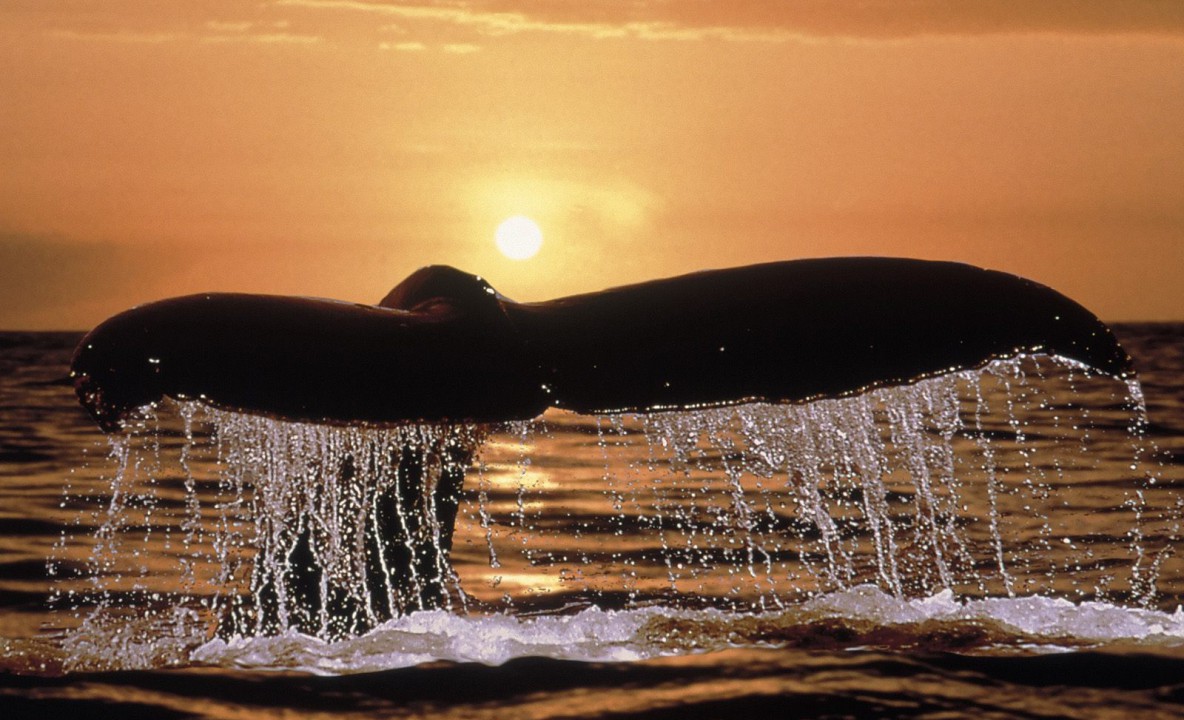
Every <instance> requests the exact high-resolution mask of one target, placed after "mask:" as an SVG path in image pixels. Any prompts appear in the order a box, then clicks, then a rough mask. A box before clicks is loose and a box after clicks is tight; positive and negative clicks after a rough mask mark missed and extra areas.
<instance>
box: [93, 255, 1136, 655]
mask: <svg viewBox="0 0 1184 720" xmlns="http://www.w3.org/2000/svg"><path fill="white" fill-rule="evenodd" d="M1039 353H1043V354H1047V355H1052V356H1057V357H1060V358H1064V359H1067V360H1070V361H1072V362H1074V363H1077V364H1079V365H1081V366H1083V367H1086V368H1089V369H1090V370H1091V371H1092V372H1096V373H1100V374H1104V375H1108V376H1111V377H1115V378H1120V379H1126V378H1130V377H1131V376H1133V374H1134V368H1133V366H1132V363H1131V358H1130V356H1129V355H1128V354H1127V353H1126V352H1125V350H1123V348H1122V346H1121V345H1120V344H1119V342H1118V340H1117V339H1116V338H1115V336H1114V334H1113V332H1111V330H1110V328H1109V327H1107V326H1106V325H1105V323H1103V322H1102V321H1100V320H1099V319H1098V318H1097V317H1096V316H1095V315H1093V314H1092V313H1091V312H1090V311H1089V310H1087V309H1086V308H1084V307H1083V306H1082V305H1080V304H1078V303H1077V302H1075V301H1073V300H1071V299H1069V298H1068V297H1066V296H1064V295H1062V294H1060V293H1059V292H1057V291H1055V290H1053V289H1051V288H1049V287H1046V286H1044V285H1041V284H1039V283H1037V282H1034V281H1032V280H1028V279H1025V278H1021V277H1018V276H1015V275H1011V274H1007V273H1003V272H998V271H993V270H984V269H981V268H977V267H973V266H970V265H965V264H960V263H952V262H935V261H924V260H912V259H902V258H827V259H811V260H794V261H786V262H777V263H768V264H761V265H751V266H747V267H740V268H731V269H724V270H708V271H703V272H698V273H693V274H689V275H682V276H678V277H673V278H667V279H661V280H653V281H648V282H642V283H638V284H634V285H625V286H621V287H616V288H610V289H607V290H602V291H599V292H593V293H586V294H580V295H572V296H568V297H561V298H557V299H554V300H548V301H545V302H527V303H519V302H514V301H513V300H510V299H509V298H507V297H505V296H503V295H502V294H500V293H499V292H497V291H496V290H495V289H494V288H493V287H492V286H491V285H490V284H489V283H488V282H486V281H485V280H484V279H483V278H481V277H479V276H477V275H473V274H469V273H466V272H462V271H460V270H457V269H455V268H452V267H448V266H443V265H434V266H429V267H425V268H422V269H420V270H417V271H416V272H414V273H412V274H411V275H410V276H409V277H407V278H406V279H405V280H403V281H402V282H401V283H399V284H398V285H396V286H395V287H394V288H393V289H392V290H391V291H390V292H389V293H388V294H387V295H386V296H385V297H383V298H382V300H380V301H379V302H378V303H376V304H373V305H368V304H359V303H350V302H342V301H338V300H326V299H318V298H307V297H282V296H274V295H253V294H241V293H202V294H197V295H187V296H183V297H177V298H170V299H165V300H160V301H157V302H152V303H148V304H146V305H141V306H139V307H135V308H132V309H130V310H127V311H125V312H122V313H119V314H117V315H115V316H113V317H111V318H110V319H108V320H106V321H104V322H103V323H101V324H100V325H98V326H97V327H95V328H94V329H93V330H92V331H91V332H89V333H88V334H87V335H86V336H85V337H84V338H83V339H82V340H81V342H80V343H79V345H78V347H77V350H76V351H75V354H74V357H73V361H72V364H71V378H72V381H73V383H74V387H75V391H76V393H77V395H78V398H79V400H80V402H81V403H82V405H83V407H85V408H86V410H87V411H88V412H89V413H90V415H91V416H92V417H93V418H94V420H95V421H96V422H97V423H98V425H99V426H100V428H101V429H102V430H104V431H106V432H112V433H114V432H119V431H120V430H121V429H122V428H124V426H125V423H126V421H127V419H128V417H129V416H130V415H131V414H132V413H134V412H135V411H136V410H137V409H138V408H141V407H143V406H145V405H151V404H153V403H156V402H158V401H160V400H162V399H163V398H165V397H171V398H175V399H177V400H182V401H187V400H195V401H200V402H203V403H206V404H207V405H210V406H213V407H215V408H220V409H225V410H232V411H237V412H243V413H252V414H257V415H263V416H267V417H271V418H275V419H279V420H285V421H292V422H310V423H328V424H338V425H351V426H355V425H371V426H398V425H402V424H487V423H492V424H496V423H501V422H508V421H514V420H526V419H530V418H534V417H536V416H538V415H540V414H542V413H543V412H545V411H547V410H548V409H549V408H559V409H563V410H569V411H573V412H578V413H592V414H602V413H623V412H636V413H658V412H667V411H674V410H689V409H697V408H707V407H719V406H726V405H733V404H740V403H747V402H766V403H803V402H809V401H811V400H815V399H819V398H832V397H833V398H837V397H844V396H849V395H855V394H859V393H862V392H867V391H869V390H872V389H875V388H880V387H885V386H892V385H901V384H906V383H911V382H915V381H918V380H921V379H924V378H927V377H932V376H936V375H940V374H943V373H949V372H954V371H959V370H966V369H972V368H977V367H980V366H983V365H985V364H986V363H989V362H991V361H993V360H997V359H1004V358H1010V357H1015V356H1019V355H1022V354H1039ZM474 452H475V448H474V447H470V446H468V445H464V444H453V445H444V446H441V447H438V448H426V447H419V446H409V447H405V448H402V449H400V450H399V451H398V463H397V469H396V470H395V471H394V473H395V475H396V478H395V481H393V482H390V483H388V485H389V488H388V489H387V490H386V491H384V492H383V493H380V495H381V496H379V497H374V498H372V499H371V500H372V504H371V508H372V510H370V511H369V512H371V513H372V516H370V517H368V519H367V521H366V522H365V523H364V526H365V530H364V533H365V536H366V537H365V547H366V548H367V550H366V557H365V558H364V563H365V577H366V583H365V587H366V588H368V589H369V590H368V592H369V593H370V594H369V596H368V597H367V598H365V599H364V601H362V602H364V607H365V608H366V609H365V611H360V610H358V608H356V607H353V606H350V605H349V604H348V602H353V601H347V599H346V598H344V597H326V596H325V593H324V590H323V588H324V587H326V586H327V585H328V584H327V582H326V577H327V576H326V573H327V572H328V571H327V570H326V569H325V568H322V567H320V566H319V564H318V561H317V559H316V558H317V554H316V552H315V547H316V544H317V538H316V536H315V531H314V529H313V528H312V527H311V526H310V525H308V524H305V525H304V526H303V527H302V528H300V529H298V530H296V532H298V534H299V537H298V538H297V539H296V542H295V544H294V546H293V547H292V548H290V549H287V548H286V547H285V552H289V554H290V558H289V560H290V562H291V563H292V568H293V570H292V571H291V572H288V573H281V574H278V575H276V574H273V575H257V576H255V577H254V578H253V580H252V590H251V592H252V594H253V595H254V597H255V598H256V606H257V608H258V611H257V612H256V613H254V614H253V615H246V616H236V615H233V614H232V615H231V616H229V617H228V618H226V619H224V622H222V623H221V624H220V632H221V633H222V634H223V635H225V636H232V635H235V634H250V633H264V634H273V633H280V632H283V631H284V630H285V627H287V626H289V625H290V626H295V627H297V628H298V629H300V630H302V631H304V632H308V633H317V632H325V631H326V628H324V627H322V626H321V624H320V622H321V621H320V620H319V619H318V618H321V617H324V616H326V615H328V616H332V617H335V618H352V620H351V621H350V622H352V623H353V624H352V625H350V626H349V627H348V628H346V629H345V630H342V629H341V628H338V629H336V630H331V631H330V632H346V631H348V632H351V633H355V634H356V633H361V632H364V631H365V630H367V629H368V628H369V627H372V626H373V624H374V623H378V622H382V621H384V620H386V619H389V618H390V617H393V616H395V615H398V614H405V613H407V612H411V611H414V610H423V609H437V608H441V607H447V604H448V599H449V598H448V592H449V590H448V582H447V579H448V578H449V577H450V573H451V569H450V568H451V564H450V553H451V544H452V532H453V527H454V523H455V520H456V517H457V511H458V505H459V502H460V498H461V494H462V490H463V485H464V480H465V473H466V469H467V468H468V465H469V464H470V462H471V459H472V456H473V453H474ZM440 456H448V457H450V458H451V461H450V462H448V463H445V464H444V465H443V466H442V465H441V463H440V462H439V457H440ZM433 468H435V469H434V470H433ZM339 475H340V479H341V480H343V481H348V480H349V478H350V476H351V469H350V468H349V467H346V466H343V467H342V468H341V469H340V473H339ZM272 541H273V540H270V539H269V537H268V536H266V535H265V536H262V537H261V538H259V542H262V543H267V542H272ZM276 542H278V541H276ZM260 550H261V551H264V550H266V548H260ZM264 554H266V553H264ZM412 580H414V582H412ZM283 598H287V601H288V603H289V604H290V605H291V607H293V608H295V609H294V610H292V611H290V612H284V611H281V610H280V607H281V605H282V604H283V603H282V602H281V599H283ZM343 603H345V604H343ZM355 604H356V603H355ZM334 627H336V626H334Z"/></svg>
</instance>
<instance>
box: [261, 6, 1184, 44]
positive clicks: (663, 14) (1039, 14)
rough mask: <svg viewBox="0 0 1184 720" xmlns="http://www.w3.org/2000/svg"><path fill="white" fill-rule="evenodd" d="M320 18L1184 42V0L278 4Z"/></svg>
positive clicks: (501, 30) (664, 32) (745, 37)
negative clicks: (331, 13)
mask: <svg viewBox="0 0 1184 720" xmlns="http://www.w3.org/2000/svg"><path fill="white" fill-rule="evenodd" d="M274 4H276V5H282V6H289V7H300V8H306V9H316V10H337V11H349V12H362V13H371V14H375V15H384V16H387V17H392V18H400V19H402V20H404V21H408V22H414V21H419V22H436V23H446V24H452V25H456V26H462V27H467V28H470V29H472V30H474V31H476V32H478V33H481V34H485V35H508V34H516V33H526V32H548V33H566V34H579V35H584V36H588V37H592V38H620V37H636V38H642V39H648V40H702V39H709V38H715V39H721V40H730V41H766V42H767V41H778V40H786V39H791V38H799V39H800V38H819V37H851V38H872V39H875V38H883V39H891V38H900V37H909V36H949V35H985V34H1031V33H1064V34H1085V35H1113V34H1149V35H1181V34H1184V2H1179V0H1123V2H1115V1H1114V0H959V1H958V2H950V1H949V0H911V1H909V2H905V1H903V0H864V1H863V2H858V3H856V2H852V1H851V0H729V1H728V2H705V1H702V0H471V1H470V2H464V3H460V2H453V1H447V0H446V1H441V2H431V1H430V0H274Z"/></svg>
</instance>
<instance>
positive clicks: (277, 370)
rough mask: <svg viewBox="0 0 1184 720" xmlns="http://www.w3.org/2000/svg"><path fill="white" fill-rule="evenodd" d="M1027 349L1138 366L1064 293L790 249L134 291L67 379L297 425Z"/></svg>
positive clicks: (489, 418) (766, 395)
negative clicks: (181, 291)
mask: <svg viewBox="0 0 1184 720" xmlns="http://www.w3.org/2000/svg"><path fill="white" fill-rule="evenodd" d="M1035 353H1043V354H1048V355H1055V356H1059V357H1062V358H1067V359H1070V360H1073V361H1076V362H1079V363H1081V364H1083V365H1086V366H1088V367H1089V368H1091V369H1092V370H1094V371H1096V372H1098V373H1102V374H1105V375H1109V376H1112V377H1116V378H1127V377H1130V376H1131V375H1133V373H1134V370H1133V367H1132V363H1131V358H1130V356H1129V355H1128V354H1127V353H1126V352H1125V350H1124V349H1123V348H1122V346H1121V345H1120V344H1119V342H1118V341H1117V339H1116V338H1115V337H1114V334H1113V332H1112V331H1111V330H1110V328H1109V327H1107V326H1106V325H1105V324H1104V323H1103V322H1101V321H1100V320H1099V319H1098V318H1097V317H1096V316H1095V315H1094V314H1092V313H1091V312H1090V311H1089V310H1087V309H1086V308H1084V307H1083V306H1081V305H1080V304H1078V303H1076V302H1075V301H1073V300H1071V299H1069V298H1068V297H1066V296H1064V295H1062V294H1060V293H1059V292H1057V291H1055V290H1053V289H1051V288H1049V287H1047V286H1045V285H1042V284H1039V283H1037V282H1034V281H1032V280H1028V279H1025V278H1022V277H1018V276H1016V275H1012V274H1008V273H1004V272H999V271H993V270H985V269H981V268H977V267H974V266H971V265H966V264H961V263H954V262H938V261H926V260H913V259H903V258H876V257H872V258H825V259H809V260H794V261H786V262H775V263H767V264H760V265H751V266H747V267H740V268H731V269H724V270H708V271H703V272H697V273H692V274H688V275H682V276H679V277H673V278H666V279H661V280H653V281H648V282H642V283H638V284H634V285H626V286H622V287H615V288H610V289H607V290H602V291H599V292H592V293H586V294H580V295H572V296H568V297H561V298H557V299H554V300H549V301H544V302H526V303H518V302H514V301H513V300H510V299H509V298H507V297H505V296H503V295H502V294H500V293H498V292H497V291H496V290H495V289H494V288H493V287H492V286H491V285H490V284H489V283H488V282H486V281H485V280H484V279H483V278H481V277H479V276H477V275H472V274H469V273H465V272H462V271H460V270H457V269H455V268H452V267H448V266H442V265H435V266H429V267H425V268H422V269H420V270H418V271H416V272H414V273H412V274H411V275H410V276H409V277H408V278H407V279H406V280H404V281H403V282H401V283H400V284H398V285H397V286H396V287H395V288H394V289H393V290H391V291H390V293H388V294H387V295H386V296H385V297H384V298H383V299H382V300H381V301H380V302H378V303H376V304H374V305H367V304H360V303H350V302H342V301H337V300H327V299H318V298H307V297H283V296H273V295H254V294H242V293H203V294H197V295H188V296H184V297H177V298H171V299H165V300H160V301H157V302H151V303H148V304H145V305H141V306H138V307H135V308H132V309H130V310H127V311H125V312H122V313H119V314H117V315H115V316H114V317H112V318H110V319H108V320H106V321H105V322H103V323H101V324H100V325H98V326H97V327H95V328H94V329H93V330H92V331H91V332H90V333H88V334H87V335H86V336H85V337H84V338H83V339H82V341H81V342H80V344H79V345H78V348H77V350H76V352H75V354H74V357H73V361H72V364H71V374H70V376H71V378H72V380H73V384H74V387H75V390H76V393H77V395H78V397H79V399H80V401H81V403H82V405H83V406H84V407H85V408H86V409H87V411H88V412H89V413H90V414H91V416H92V417H93V418H94V419H95V421H96V422H97V423H98V425H99V426H100V427H101V428H102V429H103V430H105V431H115V430H117V429H118V428H119V427H120V425H121V421H122V420H123V418H125V417H126V416H127V414H128V413H129V412H131V411H133V410H134V409H136V408H138V407H140V406H143V405H147V404H151V403H154V402H157V401H159V400H160V399H162V398H163V397H166V396H167V397H172V398H177V399H181V400H190V399H192V400H201V401H203V402H205V403H207V404H210V405H213V406H216V407H220V408H224V409H229V410H235V411H241V412H247V413H256V414H262V415H266V416H269V417H275V418H280V419H287V420H293V421H302V422H320V423H338V424H348V423H358V424H375V425H393V424H400V423H440V422H453V423H460V422H464V423H485V422H498V421H507V420H521V419H528V418H532V417H535V416H537V415H539V414H541V413H542V412H544V411H545V410H546V409H548V408H551V407H555V408H560V409H566V410H571V411H575V412H580V413H612V412H658V411H663V410H673V409H688V408H702V407H711V406H720V405H728V404H737V403H743V402H756V401H761V402H769V403H795V402H805V401H809V400H813V399H817V398H823V397H842V396H845V395H851V394H857V393H860V392H864V391H867V390H870V389H874V388H877V387H882V386H886V385H896V384H904V383H908V382H912V381H915V380H917V379H921V378H925V377H929V376H933V375H936V374H941V373H945V372H951V371H956V370H963V369H969V368H975V367H979V366H982V365H984V364H985V363H987V362H990V361H992V360H996V359H1001V358H1007V357H1013V356H1017V355H1020V354H1035Z"/></svg>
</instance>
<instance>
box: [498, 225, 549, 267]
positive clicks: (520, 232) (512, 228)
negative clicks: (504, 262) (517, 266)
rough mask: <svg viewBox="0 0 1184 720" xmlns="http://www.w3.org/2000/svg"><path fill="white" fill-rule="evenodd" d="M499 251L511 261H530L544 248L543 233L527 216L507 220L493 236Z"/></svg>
mask: <svg viewBox="0 0 1184 720" xmlns="http://www.w3.org/2000/svg"><path fill="white" fill-rule="evenodd" d="M493 238H494V241H495V242H496V243H497V249H498V250H501V251H502V255H505V256H506V257H508V258H510V259H511V260H528V259H530V258H532V257H534V256H535V255H536V254H537V253H538V251H539V248H541V247H542V246H543V231H542V230H540V229H539V226H538V223H536V222H535V221H534V220H531V219H530V218H528V217H526V216H525V215H515V216H513V217H509V218H506V219H505V220H503V221H502V224H501V225H498V226H497V231H496V232H494V234H493Z"/></svg>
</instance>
